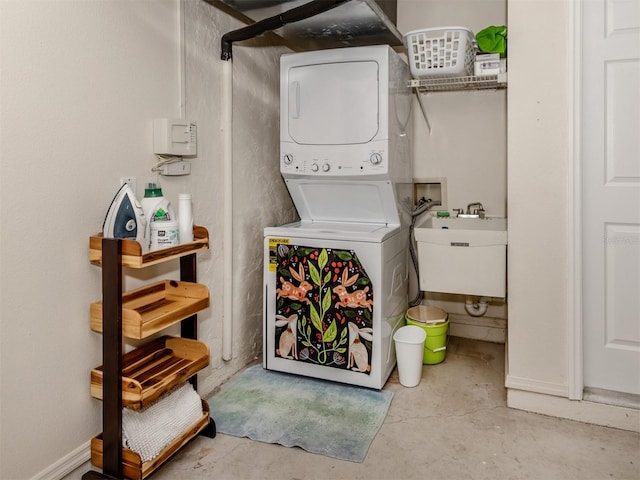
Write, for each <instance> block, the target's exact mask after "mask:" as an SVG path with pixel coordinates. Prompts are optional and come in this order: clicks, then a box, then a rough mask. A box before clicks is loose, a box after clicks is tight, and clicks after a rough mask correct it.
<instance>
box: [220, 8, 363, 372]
mask: <svg viewBox="0 0 640 480" xmlns="http://www.w3.org/2000/svg"><path fill="white" fill-rule="evenodd" d="M348 1H351V0H314V1H312V2H309V3H306V4H304V5H302V6H300V7H296V8H292V9H291V10H288V11H286V12H284V13H281V14H279V15H275V16H273V17H269V18H265V19H264V20H261V21H259V22H256V23H254V24H253V25H249V26H247V27H244V28H240V29H238V30H233V31H231V32H228V33H226V34H224V35H223V36H222V40H221V48H222V51H221V55H220V58H221V59H222V60H224V61H225V63H224V64H223V65H224V66H223V69H222V92H221V97H222V101H223V105H222V143H223V153H222V157H223V160H222V163H223V170H224V173H223V176H224V193H223V197H224V239H223V248H224V250H225V254H224V265H223V269H224V292H223V316H222V359H223V360H225V361H229V360H231V359H232V358H233V281H234V276H233V148H232V147H233V136H232V125H233V67H232V65H233V63H232V61H231V60H232V57H233V55H232V44H233V42H238V41H242V40H248V39H250V38H254V37H257V36H258V35H262V34H263V33H265V32H268V31H271V30H275V29H278V28H280V27H282V26H284V25H286V24H287V23H292V22H297V21H299V20H304V19H306V18H309V17H313V16H314V15H317V14H319V13H323V12H326V11H327V10H331V9H332V8H334V7H337V6H338V5H340V4H341V3H345V2H348Z"/></svg>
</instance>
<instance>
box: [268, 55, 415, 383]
mask: <svg viewBox="0 0 640 480" xmlns="http://www.w3.org/2000/svg"><path fill="white" fill-rule="evenodd" d="M280 75H281V89H280V94H281V124H280V134H281V139H280V140H281V158H280V171H281V174H282V176H283V178H284V180H285V183H286V185H287V188H288V190H289V193H290V194H291V198H292V200H293V202H294V204H295V206H296V209H297V211H298V214H299V217H300V219H299V221H297V222H294V223H291V224H288V225H282V226H274V227H268V228H266V229H265V230H264V266H265V267H264V302H265V305H264V344H263V364H264V367H265V368H267V369H269V370H275V371H282V372H288V373H294V374H299V375H305V376H309V377H315V378H322V379H325V380H331V381H337V382H343V383H349V384H353V385H359V386H363V387H370V388H375V389H380V388H382V387H383V386H384V384H385V382H386V380H387V379H388V377H389V374H390V373H391V371H392V370H393V368H394V366H395V348H394V344H393V333H394V332H395V330H396V329H397V328H399V327H400V326H401V325H402V324H403V322H404V313H405V311H406V308H407V296H408V268H407V265H408V245H409V234H408V232H409V222H410V211H411V206H412V168H411V153H410V152H411V149H410V141H409V139H410V117H411V115H410V108H411V92H410V90H409V87H408V83H409V79H410V74H409V69H408V67H407V65H406V63H405V62H404V61H403V60H402V59H401V58H400V56H399V55H397V54H396V53H395V51H394V50H393V49H391V48H390V47H388V46H386V45H378V46H370V47H353V48H342V49H333V50H323V51H315V52H304V53H295V54H289V55H284V56H283V57H282V59H281V65H280Z"/></svg>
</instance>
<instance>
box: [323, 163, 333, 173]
mask: <svg viewBox="0 0 640 480" xmlns="http://www.w3.org/2000/svg"><path fill="white" fill-rule="evenodd" d="M329 170H331V165H329V164H328V163H325V164H324V165H322V171H323V172H328V171H329Z"/></svg>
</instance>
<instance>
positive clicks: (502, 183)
mask: <svg viewBox="0 0 640 480" xmlns="http://www.w3.org/2000/svg"><path fill="white" fill-rule="evenodd" d="M506 17H507V4H506V0H456V1H455V2H451V1H450V0H447V1H440V0H421V1H416V0H398V29H399V30H400V32H402V33H403V34H406V33H407V32H410V31H412V30H418V29H422V28H432V27H442V26H457V25H459V26H463V27H466V28H469V29H470V30H471V31H472V32H474V33H477V32H479V31H480V30H482V29H483V28H485V27H488V26H490V25H506V22H507V18H506ZM421 95H422V101H423V103H424V105H425V107H426V109H427V114H428V117H429V122H430V124H431V127H432V128H431V132H429V129H428V127H427V123H426V122H425V120H424V118H423V116H422V112H421V110H420V108H419V105H418V103H417V101H414V105H413V113H414V122H415V129H414V132H415V133H414V136H415V139H414V155H415V157H414V178H415V179H416V181H420V180H421V179H438V178H445V179H446V183H447V185H446V191H447V195H446V197H445V198H444V199H443V205H444V206H446V209H448V210H449V211H451V210H452V209H454V208H466V206H467V205H468V204H469V203H472V202H478V201H479V202H482V204H483V206H484V207H485V209H486V211H487V213H488V214H490V215H498V216H507V94H506V92H505V91H504V90H501V91H495V90H487V91H465V92H436V93H427V94H424V93H423V94H421ZM443 209H444V207H443ZM412 296H413V295H412ZM424 297H425V299H426V301H427V302H428V303H429V304H431V305H435V306H438V307H440V308H443V309H444V310H445V311H447V312H448V313H449V316H450V319H451V332H452V333H453V334H454V335H458V336H463V337H464V336H466V337H471V338H482V339H487V340H491V341H503V342H504V340H505V337H506V333H505V331H506V318H507V308H506V305H505V303H504V301H503V300H502V299H493V300H492V301H491V303H490V305H489V309H488V310H487V315H486V316H485V317H483V318H473V317H470V316H469V315H467V313H466V311H465V309H464V302H465V300H466V299H467V296H465V295H450V294H436V293H431V292H427V293H425V295H424ZM476 300H477V298H476Z"/></svg>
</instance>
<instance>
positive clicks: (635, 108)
mask: <svg viewBox="0 0 640 480" xmlns="http://www.w3.org/2000/svg"><path fill="white" fill-rule="evenodd" d="M582 5H583V21H582V32H583V36H582V41H583V44H582V46H583V53H582V59H583V68H582V72H581V73H582V87H583V96H582V102H581V103H582V105H581V107H582V112H583V125H582V148H581V151H582V172H583V177H582V192H583V194H582V215H583V218H582V225H583V252H582V253H583V260H582V262H583V264H582V271H583V278H582V280H583V291H582V299H583V305H582V315H583V332H584V355H583V357H584V364H583V368H584V386H585V393H586V392H587V391H588V390H590V389H591V390H594V389H595V390H608V391H611V392H625V393H630V394H636V395H637V394H640V0H585V1H584V2H583V4H582Z"/></svg>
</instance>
